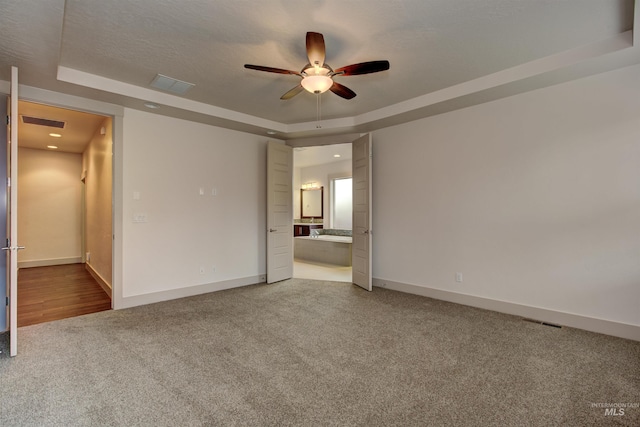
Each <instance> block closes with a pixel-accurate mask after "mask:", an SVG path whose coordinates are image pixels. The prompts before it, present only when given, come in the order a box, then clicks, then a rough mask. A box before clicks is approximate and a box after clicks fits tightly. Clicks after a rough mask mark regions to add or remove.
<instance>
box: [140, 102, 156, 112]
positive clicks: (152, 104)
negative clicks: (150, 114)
mask: <svg viewBox="0 0 640 427" xmlns="http://www.w3.org/2000/svg"><path fill="white" fill-rule="evenodd" d="M144 106H145V107H147V108H151V109H152V110H156V109H158V108H160V106H159V105H158V104H154V103H153V102H145V103H144Z"/></svg>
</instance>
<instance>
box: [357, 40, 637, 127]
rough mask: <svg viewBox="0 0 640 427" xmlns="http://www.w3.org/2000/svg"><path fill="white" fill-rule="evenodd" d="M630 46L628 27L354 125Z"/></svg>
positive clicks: (399, 105)
mask: <svg viewBox="0 0 640 427" xmlns="http://www.w3.org/2000/svg"><path fill="white" fill-rule="evenodd" d="M631 47H633V31H627V32H625V33H622V34H619V35H618V36H615V37H611V38H609V39H606V40H601V41H599V42H596V43H592V44H588V45H585V46H581V47H578V48H575V49H570V50H567V51H564V52H560V53H557V54H555V55H551V56H547V57H545V58H540V59H537V60H535V61H531V62H527V63H526V64H522V65H518V66H515V67H512V68H508V69H506V70H501V71H498V72H496V73H493V74H489V75H487V76H483V77H479V78H477V79H474V80H469V81H467V82H464V83H460V84H458V85H454V86H451V87H448V88H445V89H441V90H438V91H435V92H431V93H428V94H426V95H422V96H418V97H415V98H412V99H409V100H407V101H403V102H399V103H397V104H394V105H390V106H388V107H384V108H380V109H378V110H374V111H370V112H368V113H365V114H362V115H360V116H357V117H356V118H355V125H363V124H368V123H371V122H374V121H377V120H382V119H386V118H389V117H392V116H395V115H399V114H403V113H407V112H410V111H413V110H417V109H420V108H424V107H428V106H430V105H433V104H437V103H439V102H444V101H449V100H451V99H455V98H459V97H461V96H465V95H469V94H472V93H476V92H480V91H483V90H486V89H491V88H494V87H496V86H500V85H503V84H507V83H512V82H516V81H519V80H524V79H526V78H529V77H533V76H537V75H540V74H544V73H547V72H550V71H555V70H559V69H561V68H565V67H569V66H571V65H574V64H578V63H580V62H583V61H586V60H588V59H592V58H596V57H599V56H602V55H606V54H608V53H612V52H617V51H619V50H622V49H626V48H631Z"/></svg>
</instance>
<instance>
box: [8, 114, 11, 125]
mask: <svg viewBox="0 0 640 427" xmlns="http://www.w3.org/2000/svg"><path fill="white" fill-rule="evenodd" d="M10 124H11V117H9V116H8V115H7V126H9V125H10Z"/></svg>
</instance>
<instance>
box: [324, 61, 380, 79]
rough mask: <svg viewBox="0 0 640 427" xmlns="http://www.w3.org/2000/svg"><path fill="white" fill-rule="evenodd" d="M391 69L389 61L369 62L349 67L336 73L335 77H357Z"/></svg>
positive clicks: (339, 69)
mask: <svg viewBox="0 0 640 427" xmlns="http://www.w3.org/2000/svg"><path fill="white" fill-rule="evenodd" d="M388 69H389V61H369V62H361V63H359V64H352V65H347V66H346V67H342V68H338V69H337V70H335V71H334V75H337V74H340V75H343V76H357V75H360V74H370V73H377V72H379V71H385V70H388Z"/></svg>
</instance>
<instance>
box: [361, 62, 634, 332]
mask: <svg viewBox="0 0 640 427" xmlns="http://www.w3.org/2000/svg"><path fill="white" fill-rule="evenodd" d="M638 93H640V66H634V67H630V68H625V69H621V70H617V71H613V72H609V73H606V74H601V75H597V76H593V77H589V78H586V79H582V80H578V81H574V82H570V83H566V84H562V85H558V86H553V87H549V88H546V89H542V90H538V91H534V92H529V93H526V94H522V95H518V96H514V97H511V98H506V99H502V100H498V101H494V102H491V103H487V104H483V105H479V106H475V107H470V108H467V109H464V110H460V111H456V112H452V113H448V114H443V115H439V116H435V117H431V118H427V119H422V120H419V121H415V122H412V123H408V124H404V125H399V126H395V127H392V128H387V129H383V130H380V131H377V132H375V133H374V136H373V140H374V147H373V165H374V171H373V180H374V187H373V188H374V190H373V206H374V209H373V212H374V222H373V229H374V230H375V234H374V262H373V274H374V277H376V278H377V279H379V280H378V283H379V284H383V283H384V281H385V280H389V281H395V282H397V283H399V284H410V285H417V287H422V288H431V289H436V290H444V291H450V292H455V293H460V294H466V295H473V296H479V297H483V298H489V299H492V300H500V301H507V302H511V303H516V304H522V305H525V306H533V307H540V308H544V309H548V310H554V311H559V312H564V313H572V314H576V315H580V316H586V317H589V318H595V319H605V320H609V321H613V322H620V323H624V324H627V325H636V326H638V325H640V309H639V307H640V96H638ZM455 272H462V273H463V280H464V281H463V282H462V283H456V282H455ZM413 289H414V290H415V289H417V288H416V287H413ZM635 333H636V334H637V330H636V332H635Z"/></svg>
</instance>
